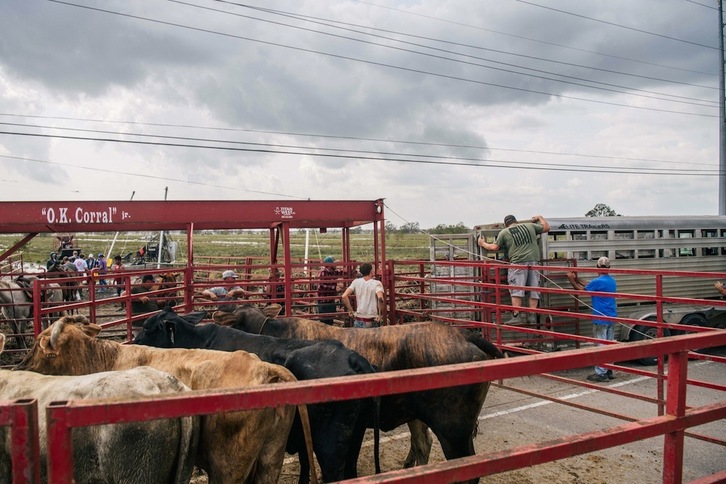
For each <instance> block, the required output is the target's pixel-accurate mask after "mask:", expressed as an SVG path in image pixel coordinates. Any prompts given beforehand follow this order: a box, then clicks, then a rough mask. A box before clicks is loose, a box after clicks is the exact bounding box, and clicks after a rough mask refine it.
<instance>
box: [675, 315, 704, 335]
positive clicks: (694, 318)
mask: <svg viewBox="0 0 726 484" xmlns="http://www.w3.org/2000/svg"><path fill="white" fill-rule="evenodd" d="M678 324H683V325H686V326H703V327H706V326H708V320H707V319H706V317H705V316H703V315H702V314H698V313H691V314H686V315H685V316H683V319H681V322H680V323H678ZM686 333H688V331H682V330H680V329H674V330H673V331H672V332H671V334H672V335H673V336H678V335H680V334H686Z"/></svg>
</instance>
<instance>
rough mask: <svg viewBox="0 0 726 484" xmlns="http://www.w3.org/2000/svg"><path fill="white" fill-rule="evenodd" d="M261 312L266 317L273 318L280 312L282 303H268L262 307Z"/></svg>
mask: <svg viewBox="0 0 726 484" xmlns="http://www.w3.org/2000/svg"><path fill="white" fill-rule="evenodd" d="M262 312H263V313H264V314H265V316H267V317H268V318H271V319H275V318H277V317H278V316H279V315H280V313H281V312H282V305H280V304H270V305H269V306H266V307H264V308H263V309H262Z"/></svg>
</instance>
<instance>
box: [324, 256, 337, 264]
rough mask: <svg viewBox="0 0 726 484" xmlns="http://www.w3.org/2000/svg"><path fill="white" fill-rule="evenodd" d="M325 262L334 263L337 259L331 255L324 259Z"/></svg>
mask: <svg viewBox="0 0 726 484" xmlns="http://www.w3.org/2000/svg"><path fill="white" fill-rule="evenodd" d="M323 262H325V263H326V264H332V263H333V262H335V259H333V256H332V255H329V256H328V257H326V258H325V259H323Z"/></svg>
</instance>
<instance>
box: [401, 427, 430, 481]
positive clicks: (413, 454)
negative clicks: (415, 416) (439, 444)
mask: <svg viewBox="0 0 726 484" xmlns="http://www.w3.org/2000/svg"><path fill="white" fill-rule="evenodd" d="M408 429H409V431H410V432H411V447H410V449H409V451H408V456H407V457H406V460H405V461H404V462H403V468H404V469H406V468H409V467H414V466H420V465H426V464H428V463H429V455H430V454H431V445H432V444H433V438H432V437H431V433H430V432H429V428H428V426H427V425H426V424H425V423H423V422H422V421H420V420H412V421H410V422H408Z"/></svg>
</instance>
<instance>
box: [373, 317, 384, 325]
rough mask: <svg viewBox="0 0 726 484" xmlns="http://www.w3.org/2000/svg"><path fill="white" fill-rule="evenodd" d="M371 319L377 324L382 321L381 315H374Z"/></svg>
mask: <svg viewBox="0 0 726 484" xmlns="http://www.w3.org/2000/svg"><path fill="white" fill-rule="evenodd" d="M373 321H375V322H376V323H378V324H381V323H382V322H383V316H376V317H375V318H373Z"/></svg>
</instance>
